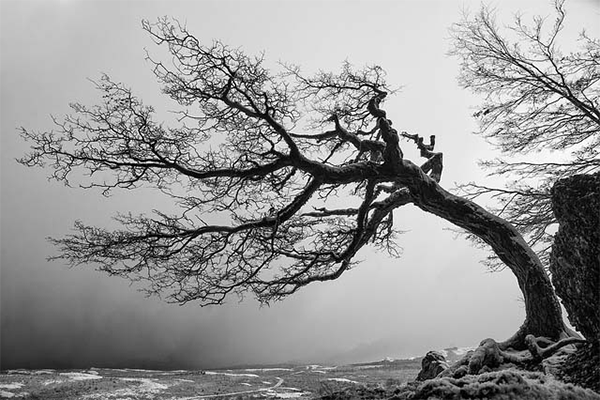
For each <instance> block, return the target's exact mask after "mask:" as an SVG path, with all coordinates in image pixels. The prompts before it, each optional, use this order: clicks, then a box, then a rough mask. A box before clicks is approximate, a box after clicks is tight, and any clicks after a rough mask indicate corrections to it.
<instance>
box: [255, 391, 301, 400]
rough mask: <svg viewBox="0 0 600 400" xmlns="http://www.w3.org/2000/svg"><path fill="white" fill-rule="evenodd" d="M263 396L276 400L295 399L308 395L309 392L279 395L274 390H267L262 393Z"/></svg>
mask: <svg viewBox="0 0 600 400" xmlns="http://www.w3.org/2000/svg"><path fill="white" fill-rule="evenodd" d="M262 393H263V394H265V395H267V396H272V397H275V398H276V399H297V398H298V397H302V396H305V395H310V393H309V392H291V393H290V392H287V393H286V392H284V393H279V392H276V391H274V390H267V391H264V392H262Z"/></svg>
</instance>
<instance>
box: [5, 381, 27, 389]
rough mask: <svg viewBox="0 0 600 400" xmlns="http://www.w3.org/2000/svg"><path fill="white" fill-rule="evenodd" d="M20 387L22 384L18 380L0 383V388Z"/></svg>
mask: <svg viewBox="0 0 600 400" xmlns="http://www.w3.org/2000/svg"><path fill="white" fill-rule="evenodd" d="M22 387H23V384H22V383H20V382H15V383H2V384H0V389H8V390H15V389H21V388H22Z"/></svg>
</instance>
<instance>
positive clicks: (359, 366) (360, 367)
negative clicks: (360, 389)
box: [353, 364, 385, 369]
mask: <svg viewBox="0 0 600 400" xmlns="http://www.w3.org/2000/svg"><path fill="white" fill-rule="evenodd" d="M384 366H385V365H383V364H371V365H356V366H354V367H353V368H355V369H371V368H381V367H384Z"/></svg>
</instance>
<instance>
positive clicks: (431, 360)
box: [417, 351, 448, 381]
mask: <svg viewBox="0 0 600 400" xmlns="http://www.w3.org/2000/svg"><path fill="white" fill-rule="evenodd" d="M446 369H448V363H447V362H446V358H445V357H444V356H443V355H442V353H440V352H438V351H430V352H428V353H427V354H425V357H424V358H423V361H421V371H420V372H419V375H417V381H425V380H428V379H433V378H435V377H436V376H438V375H439V374H440V373H441V372H443V371H445V370H446Z"/></svg>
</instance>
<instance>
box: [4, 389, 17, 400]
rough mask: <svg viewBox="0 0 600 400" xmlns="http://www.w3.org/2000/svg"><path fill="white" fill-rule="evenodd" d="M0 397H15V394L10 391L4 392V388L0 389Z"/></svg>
mask: <svg viewBox="0 0 600 400" xmlns="http://www.w3.org/2000/svg"><path fill="white" fill-rule="evenodd" d="M0 397H2V398H3V399H4V398H6V399H10V398H11V397H15V394H14V393H11V392H5V391H4V390H0Z"/></svg>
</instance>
